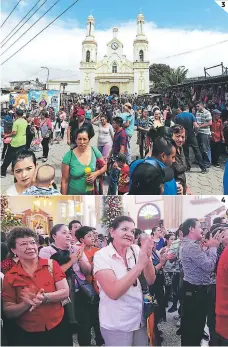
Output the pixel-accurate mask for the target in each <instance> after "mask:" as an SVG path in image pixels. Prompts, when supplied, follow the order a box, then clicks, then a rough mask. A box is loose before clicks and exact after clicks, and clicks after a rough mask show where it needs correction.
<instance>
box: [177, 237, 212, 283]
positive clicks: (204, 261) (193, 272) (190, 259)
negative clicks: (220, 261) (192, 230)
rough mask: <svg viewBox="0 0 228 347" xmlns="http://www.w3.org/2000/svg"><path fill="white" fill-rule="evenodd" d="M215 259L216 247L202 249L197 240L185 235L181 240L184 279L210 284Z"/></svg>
mask: <svg viewBox="0 0 228 347" xmlns="http://www.w3.org/2000/svg"><path fill="white" fill-rule="evenodd" d="M216 261H217V248H216V247H211V248H209V249H208V250H207V251H204V250H203V249H202V248H201V246H200V244H199V242H197V241H193V240H190V239H189V238H188V237H185V238H184V239H183V241H182V250H181V262H182V266H183V271H184V280H185V281H186V282H189V283H191V284H195V285H208V284H211V272H212V271H214V269H215V266H216Z"/></svg>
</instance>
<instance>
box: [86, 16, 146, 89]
mask: <svg viewBox="0 0 228 347" xmlns="http://www.w3.org/2000/svg"><path fill="white" fill-rule="evenodd" d="M144 23H145V22H144V16H143V14H141V13H140V14H139V15H138V17H137V34H136V38H135V40H134V42H133V61H130V60H128V59H127V57H126V55H124V47H123V44H122V42H121V41H120V40H119V38H118V28H113V38H112V40H111V41H110V42H108V44H107V53H106V55H105V56H104V58H103V59H102V60H100V61H98V60H97V52H98V45H97V42H96V39H95V28H94V24H95V21H94V17H93V16H92V15H90V16H89V17H88V20H87V32H86V38H85V40H84V41H83V42H82V60H81V63H80V93H83V94H90V93H91V92H96V93H101V94H108V95H110V94H113V93H115V94H122V93H127V94H135V93H137V94H138V95H140V94H144V93H149V65H150V63H149V50H148V45H149V42H148V40H147V38H146V36H145V34H144Z"/></svg>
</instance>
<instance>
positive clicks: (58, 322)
mask: <svg viewBox="0 0 228 347" xmlns="http://www.w3.org/2000/svg"><path fill="white" fill-rule="evenodd" d="M7 243H8V248H9V250H10V252H11V253H12V254H14V255H16V256H17V257H18V259H19V260H18V262H17V264H15V265H14V266H13V267H12V269H11V270H9V271H8V272H7V273H6V275H5V277H4V282H3V290H2V297H3V310H4V313H5V315H6V317H7V318H14V319H15V318H16V319H17V325H18V329H17V346H37V345H38V346H67V345H69V338H67V330H68V327H67V326H66V325H65V321H64V320H63V315H64V310H63V307H62V304H61V303H62V302H63V300H65V299H67V298H68V296H69V287H68V284H67V281H66V278H65V274H64V273H63V271H62V270H61V268H60V266H59V265H58V263H57V262H55V261H51V262H50V263H49V262H48V260H46V259H41V258H40V257H39V256H38V246H37V236H36V234H35V233H34V232H33V231H32V230H31V229H29V228H26V227H15V228H13V229H12V230H11V231H10V234H9V236H8V240H7Z"/></svg>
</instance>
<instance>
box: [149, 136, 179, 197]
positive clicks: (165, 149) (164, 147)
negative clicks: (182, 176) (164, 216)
mask: <svg viewBox="0 0 228 347" xmlns="http://www.w3.org/2000/svg"><path fill="white" fill-rule="evenodd" d="M175 157H176V148H175V146H174V145H173V144H172V143H171V142H170V141H169V140H167V139H165V138H164V137H158V138H157V139H156V140H155V142H154V144H153V150H152V159H155V160H156V161H157V163H158V164H159V165H160V166H161V168H165V167H167V166H168V167H171V166H172V164H173V163H174V162H175V160H176V159H175ZM164 195H177V184H176V181H175V179H174V178H173V179H172V180H170V181H168V182H165V183H164Z"/></svg>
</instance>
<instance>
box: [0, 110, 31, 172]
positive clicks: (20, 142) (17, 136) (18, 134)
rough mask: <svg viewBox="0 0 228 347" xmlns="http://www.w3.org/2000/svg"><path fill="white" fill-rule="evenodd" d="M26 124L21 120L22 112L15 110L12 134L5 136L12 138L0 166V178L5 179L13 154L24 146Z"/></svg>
mask: <svg viewBox="0 0 228 347" xmlns="http://www.w3.org/2000/svg"><path fill="white" fill-rule="evenodd" d="M27 126H28V123H27V121H26V120H25V119H24V118H23V111H22V110H20V109H17V110H16V120H15V122H14V123H13V128H12V132H11V133H8V134H6V135H5V136H6V137H11V136H12V141H11V143H10V144H9V147H8V150H7V153H6V155H5V158H4V161H3V164H2V166H1V176H2V177H6V171H7V169H8V167H9V165H10V164H11V162H12V160H13V156H14V154H15V153H16V152H17V151H19V150H20V149H23V148H24V147H25V145H26V129H27Z"/></svg>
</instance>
